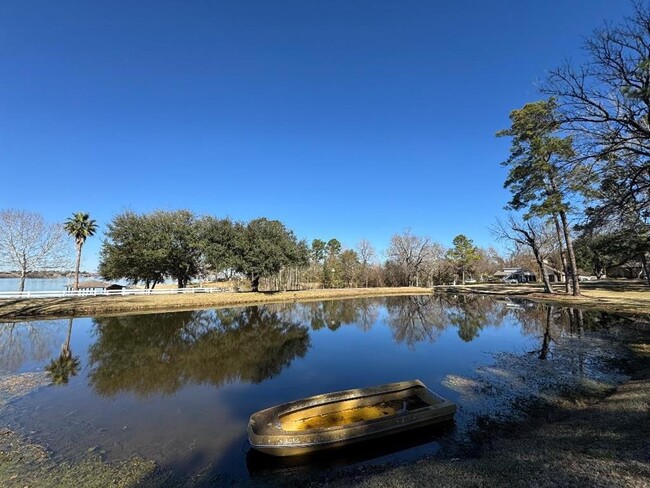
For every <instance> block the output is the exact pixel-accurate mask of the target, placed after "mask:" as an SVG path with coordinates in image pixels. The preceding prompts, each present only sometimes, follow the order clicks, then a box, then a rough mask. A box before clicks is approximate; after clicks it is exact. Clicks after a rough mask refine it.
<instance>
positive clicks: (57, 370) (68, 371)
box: [45, 319, 80, 385]
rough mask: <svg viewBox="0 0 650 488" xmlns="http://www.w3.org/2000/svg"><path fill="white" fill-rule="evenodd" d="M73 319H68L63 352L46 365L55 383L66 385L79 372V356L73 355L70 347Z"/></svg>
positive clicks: (62, 347) (46, 369)
mask: <svg viewBox="0 0 650 488" xmlns="http://www.w3.org/2000/svg"><path fill="white" fill-rule="evenodd" d="M72 321H73V319H68V332H67V334H66V338H65V342H64V343H63V345H62V346H61V353H60V354H59V357H58V358H56V359H52V360H51V361H50V364H48V365H47V366H45V371H47V373H48V376H49V377H50V380H51V381H52V383H54V384H55V385H66V384H68V381H70V378H71V377H72V376H76V375H77V373H78V372H79V364H80V363H79V357H78V356H73V355H72V350H71V349H70V339H71V337H72Z"/></svg>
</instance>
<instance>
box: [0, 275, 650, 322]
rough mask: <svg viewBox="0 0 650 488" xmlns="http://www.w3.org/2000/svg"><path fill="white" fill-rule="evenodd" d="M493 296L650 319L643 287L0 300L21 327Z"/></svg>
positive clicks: (649, 298)
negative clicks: (576, 291) (276, 306)
mask: <svg viewBox="0 0 650 488" xmlns="http://www.w3.org/2000/svg"><path fill="white" fill-rule="evenodd" d="M438 293H443V294H469V295H474V294H477V295H490V296H494V297H502V298H505V299H511V298H515V299H516V298H522V299H528V300H532V301H535V302H540V303H548V304H553V305H558V306H564V307H577V308H582V309H591V310H602V311H605V312H610V313H622V314H633V315H642V316H645V315H647V316H650V289H648V288H645V287H644V285H643V284H642V283H639V282H636V281H633V280H631V281H629V282H615V281H611V282H590V283H588V284H586V285H584V289H583V293H584V294H583V295H582V296H580V297H574V296H572V295H567V294H565V293H564V292H561V291H557V292H556V293H554V294H552V295H549V294H546V293H544V292H543V290H542V287H541V285H539V284H536V283H532V284H517V285H507V284H500V283H498V284H476V285H455V286H451V285H446V286H435V287H433V288H422V287H420V288H416V287H382V288H328V289H312V290H296V291H278V292H220V293H210V294H202V293H196V294H179V295H171V294H170V295H146V296H143V295H139V296H98V297H68V298H27V299H2V300H0V320H5V321H20V320H35V319H57V318H70V317H73V318H79V317H90V316H106V315H125V314H132V313H138V314H140V313H156V312H161V313H162V312H170V311H187V310H198V309H208V308H227V307H240V306H254V305H262V304H265V303H284V302H312V301H319V300H334V299H352V298H364V297H381V296H396V295H429V294H438Z"/></svg>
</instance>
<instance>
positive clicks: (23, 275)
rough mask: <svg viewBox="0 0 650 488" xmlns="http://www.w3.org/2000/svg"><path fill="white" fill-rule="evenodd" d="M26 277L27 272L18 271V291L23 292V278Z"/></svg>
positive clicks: (23, 270)
mask: <svg viewBox="0 0 650 488" xmlns="http://www.w3.org/2000/svg"><path fill="white" fill-rule="evenodd" d="M26 277H27V271H26V270H25V268H23V269H21V270H20V285H19V286H18V291H25V278H26Z"/></svg>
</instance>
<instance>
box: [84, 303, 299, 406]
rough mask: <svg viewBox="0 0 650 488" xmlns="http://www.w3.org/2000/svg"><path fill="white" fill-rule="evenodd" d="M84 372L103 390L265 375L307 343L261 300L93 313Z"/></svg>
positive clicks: (147, 389) (142, 391) (162, 389)
mask: <svg viewBox="0 0 650 488" xmlns="http://www.w3.org/2000/svg"><path fill="white" fill-rule="evenodd" d="M94 325H95V331H96V334H97V340H96V341H95V343H94V344H92V345H91V346H90V348H89V363H90V372H89V379H90V383H91V385H92V386H93V387H94V388H95V390H96V391H97V392H98V393H99V394H101V395H105V396H112V395H116V394H118V393H120V392H122V391H132V392H134V393H136V394H137V395H139V396H148V395H152V394H157V393H167V394H171V393H174V392H176V391H177V390H179V389H180V388H182V387H183V386H184V385H186V384H201V383H209V384H213V385H222V384H224V383H229V382H235V381H244V382H250V383H259V382H261V381H263V380H265V379H268V378H271V377H273V376H275V375H277V374H278V373H280V371H282V369H283V368H284V367H286V366H288V365H289V364H290V363H291V361H292V360H293V359H295V358H297V357H303V356H304V355H305V354H306V352H307V350H308V349H309V346H310V342H309V333H308V329H307V328H306V327H304V326H302V325H300V324H299V323H296V322H292V321H289V320H287V318H286V314H282V313H278V312H275V311H272V310H270V309H269V308H268V307H247V308H244V309H220V310H212V311H209V310H199V311H193V312H177V313H164V314H152V315H137V316H122V317H103V318H96V319H94Z"/></svg>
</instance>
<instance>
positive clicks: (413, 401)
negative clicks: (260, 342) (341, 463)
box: [248, 380, 456, 456]
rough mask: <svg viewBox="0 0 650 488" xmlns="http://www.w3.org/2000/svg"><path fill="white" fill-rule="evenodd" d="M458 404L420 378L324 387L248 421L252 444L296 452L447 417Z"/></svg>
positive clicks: (276, 452) (275, 453) (287, 453)
mask: <svg viewBox="0 0 650 488" xmlns="http://www.w3.org/2000/svg"><path fill="white" fill-rule="evenodd" d="M455 413H456V405H454V404H453V403H452V402H450V401H448V400H445V399H444V398H442V397H440V396H438V395H436V394H435V393H433V392H432V391H431V390H429V389H428V388H427V387H426V386H424V384H423V383H422V382H421V381H419V380H413V381H401V382H398V383H389V384H386V385H380V386H374V387H370V388H355V389H352V390H344V391H338V392H334V393H324V394H322V395H316V396H312V397H308V398H302V399H300V400H295V401H292V402H288V403H283V404H282V405H277V406H275V407H271V408H267V409H265V410H260V411H259V412H256V413H254V414H253V415H251V418H250V420H249V421H248V440H249V441H250V443H251V447H253V448H254V449H256V450H258V451H261V452H264V453H266V454H270V455H272V456H296V455H301V454H308V453H311V452H315V451H320V450H323V449H329V448H333V447H340V446H346V445H348V444H352V443H355V442H361V441H365V440H369V439H376V438H378V437H384V436H387V435H390V434H396V433H398V432H404V431H407V430H411V429H416V428H419V427H424V426H427V425H431V424H435V423H438V422H443V421H446V420H451V419H452V418H453V417H454V414H455Z"/></svg>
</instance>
